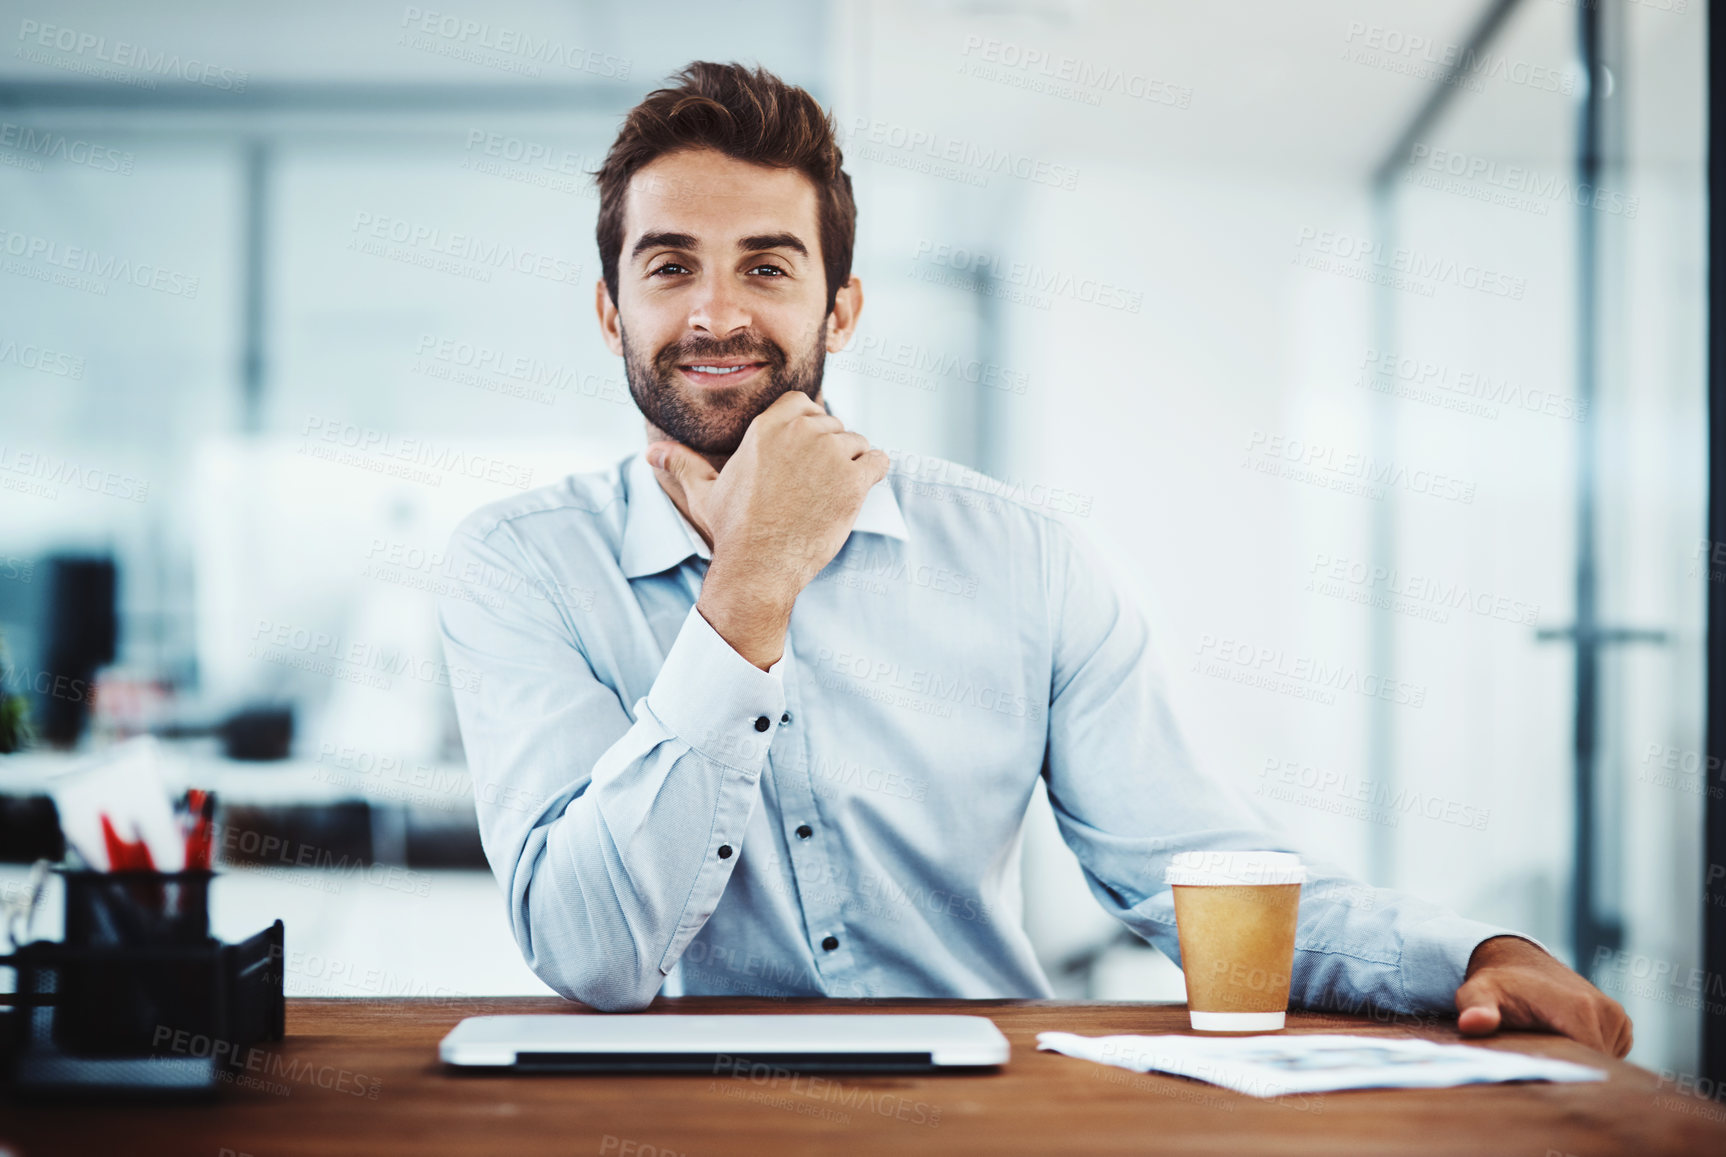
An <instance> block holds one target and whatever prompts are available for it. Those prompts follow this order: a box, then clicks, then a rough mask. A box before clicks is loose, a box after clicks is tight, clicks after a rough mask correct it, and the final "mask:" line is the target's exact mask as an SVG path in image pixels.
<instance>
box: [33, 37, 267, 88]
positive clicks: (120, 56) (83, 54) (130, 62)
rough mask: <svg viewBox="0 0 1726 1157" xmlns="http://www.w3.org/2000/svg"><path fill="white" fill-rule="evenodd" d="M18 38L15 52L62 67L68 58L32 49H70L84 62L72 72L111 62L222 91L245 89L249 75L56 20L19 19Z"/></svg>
mask: <svg viewBox="0 0 1726 1157" xmlns="http://www.w3.org/2000/svg"><path fill="white" fill-rule="evenodd" d="M18 39H19V40H20V41H22V42H23V45H24V47H23V48H20V49H18V50H17V51H16V52H15V55H18V56H24V57H25V58H26V59H30V60H33V61H35V62H36V63H39V64H48V65H51V66H55V67H65V64H66V63H70V62H62V61H56V60H55V59H53V58H52V57H47V56H45V54H43V53H40V52H37V51H35V49H37V48H52V49H54V50H55V51H57V52H62V53H70V54H71V55H72V56H74V57H76V58H78V60H77V62H76V63H78V64H83V65H86V67H82V68H79V67H74V68H71V69H69V71H73V72H88V71H91V67H89V66H91V65H113V66H115V67H118V68H128V69H133V70H135V71H137V72H144V73H150V74H152V75H155V76H173V77H178V78H179V79H180V80H183V81H185V82H186V83H188V84H196V85H202V86H203V87H205V88H216V89H221V90H223V91H225V92H245V91H246V81H247V80H248V79H249V75H248V74H247V73H245V72H242V71H239V70H237V69H232V68H219V67H217V66H215V65H212V64H207V63H205V62H204V61H201V60H198V59H196V58H195V57H186V58H185V59H184V60H182V59H181V58H180V54H179V53H177V52H174V53H170V52H166V51H162V52H157V51H153V50H151V49H150V48H147V47H145V46H144V45H142V44H133V43H132V42H131V41H128V40H115V41H113V42H111V43H110V42H109V40H108V38H107V37H106V36H98V35H96V34H95V33H93V32H80V31H78V30H77V29H76V28H66V27H63V26H61V25H58V24H43V23H41V22H40V21H37V20H21V21H19V23H18ZM152 87H154V86H152Z"/></svg>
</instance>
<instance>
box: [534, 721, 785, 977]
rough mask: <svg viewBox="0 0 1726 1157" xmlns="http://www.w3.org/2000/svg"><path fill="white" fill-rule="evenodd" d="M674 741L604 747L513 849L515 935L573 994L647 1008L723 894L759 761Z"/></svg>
mask: <svg viewBox="0 0 1726 1157" xmlns="http://www.w3.org/2000/svg"><path fill="white" fill-rule="evenodd" d="M679 749H680V745H678V744H676V743H662V744H659V745H657V746H656V747H655V748H654V749H653V750H652V751H651V752H648V753H647V754H646V755H644V756H639V757H629V756H627V755H625V754H624V753H621V752H620V753H616V754H615V755H613V753H608V757H611V758H609V759H608V760H607V761H602V763H610V766H602V767H600V768H597V769H596V771H595V776H594V782H593V783H592V784H591V785H590V786H589V788H588V790H587V791H585V792H584V793H583V794H582V795H580V796H578V797H577V798H576V799H574V800H572V801H571V802H570V803H569V805H568V807H566V808H565V809H564V811H563V814H562V815H561V816H559V817H558V818H557V819H556V820H555V821H553V822H552V823H550V824H547V825H545V826H543V827H540V828H536V829H535V830H534V831H532V832H531V833H529V835H528V837H527V840H526V841H525V842H524V844H523V847H522V848H521V851H520V854H519V855H518V857H517V860H516V864H517V868H516V872H515V876H514V878H513V879H512V881H511V887H510V903H511V913H510V915H511V922H512V924H513V926H514V931H515V934H516V940H517V942H518V944H520V946H521V949H522V952H523V955H524V956H525V958H526V959H527V961H528V964H529V965H530V967H532V968H533V969H534V971H535V972H536V973H537V974H538V975H539V976H540V977H541V978H542V979H544V980H545V981H546V983H548V984H550V985H551V986H552V987H553V988H555V989H557V990H558V991H559V992H561V993H563V994H564V995H565V996H567V997H569V998H571V999H573V1000H579V1001H582V1002H584V1003H586V1004H590V1005H593V1006H594V1007H596V1008H600V1009H603V1010H606V1011H633V1010H637V1009H640V1008H643V1007H645V1006H646V1005H647V1004H648V1003H649V1002H650V1001H651V1000H652V999H653V997H654V995H655V994H656V993H657V992H658V991H659V988H660V985H661V984H662V983H663V981H664V979H665V972H666V971H667V970H669V968H670V966H671V965H672V964H673V963H675V962H676V960H677V958H678V957H679V956H680V955H681V953H682V950H683V948H684V947H685V946H686V945H687V943H688V941H689V939H690V938H691V937H693V935H694V934H695V933H696V932H697V931H699V930H700V928H701V926H702V925H703V924H705V923H706V920H707V918H708V916H710V915H711V914H712V912H713V909H714V907H715V905H717V903H718V901H719V898H720V897H721V896H722V895H723V893H724V890H725V887H726V884H727V882H728V881H729V878H730V873H731V871H732V869H733V867H734V865H735V864H736V862H737V855H736V853H737V850H738V849H740V848H741V847H742V845H743V834H744V830H745V828H746V827H747V826H748V823H749V820H750V816H751V814H752V812H753V810H754V808H755V806H756V802H757V800H758V797H759V787H758V782H759V780H758V772H754V771H751V770H748V769H746V768H740V767H733V766H729V765H727V764H723V763H716V762H715V761H713V760H712V759H710V758H708V757H707V756H704V755H702V754H701V753H699V752H697V751H695V750H692V749H682V750H681V751H680V750H679ZM724 853H728V854H724Z"/></svg>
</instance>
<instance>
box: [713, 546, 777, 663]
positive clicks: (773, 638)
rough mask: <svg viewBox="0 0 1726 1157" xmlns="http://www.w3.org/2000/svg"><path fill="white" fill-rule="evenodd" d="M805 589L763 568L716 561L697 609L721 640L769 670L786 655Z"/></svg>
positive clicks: (748, 563) (748, 564) (749, 564)
mask: <svg viewBox="0 0 1726 1157" xmlns="http://www.w3.org/2000/svg"><path fill="white" fill-rule="evenodd" d="M801 589H802V588H801V587H797V586H794V585H793V583H792V582H790V581H788V580H787V579H785V578H784V577H782V576H781V577H776V576H774V575H772V574H771V573H769V572H767V571H765V570H763V569H762V568H761V567H760V566H759V565H756V564H752V563H750V562H747V561H746V562H741V563H731V562H728V561H726V560H724V559H719V558H716V559H715V560H714V561H713V563H712V565H711V566H709V567H708V570H707V577H706V578H704V579H703V580H702V583H701V597H700V598H699V599H698V600H697V601H696V604H695V606H696V609H697V610H698V611H700V613H701V616H702V617H703V618H704V619H706V620H707V622H708V624H709V625H710V626H712V627H713V629H714V631H715V632H717V633H718V635H719V637H720V638H722V639H724V640H725V641H726V642H727V643H729V644H730V645H731V648H732V649H733V650H734V651H736V652H737V653H738V654H739V655H742V656H743V657H744V658H745V659H747V660H749V661H750V662H751V663H753V664H754V665H755V666H757V667H759V668H760V669H761V670H763V671H765V670H767V669H768V668H769V667H771V666H773V664H775V663H777V662H778V661H779V660H780V659H781V658H782V657H783V656H784V654H785V632H786V631H787V630H788V629H789V628H790V626H791V609H792V607H793V605H794V604H795V603H796V600H797V595H798V593H799V592H800V591H801Z"/></svg>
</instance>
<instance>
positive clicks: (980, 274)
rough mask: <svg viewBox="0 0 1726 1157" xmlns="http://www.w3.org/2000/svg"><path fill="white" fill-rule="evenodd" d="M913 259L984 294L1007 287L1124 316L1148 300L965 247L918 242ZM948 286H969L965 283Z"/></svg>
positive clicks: (1090, 279)
mask: <svg viewBox="0 0 1726 1157" xmlns="http://www.w3.org/2000/svg"><path fill="white" fill-rule="evenodd" d="M911 259H912V260H913V261H917V262H923V263H926V264H928V265H932V266H936V267H938V268H939V269H943V270H951V271H952V273H953V274H960V275H965V276H968V277H970V278H974V279H975V280H976V282H977V284H978V285H979V286H980V287H982V288H984V290H985V291H987V290H988V289H989V288H990V287H993V286H1008V287H1011V288H1012V289H1015V290H1020V291H1023V292H1026V293H1029V294H1033V295H1038V294H1047V295H1050V296H1053V297H1065V298H1068V299H1070V300H1072V301H1077V302H1080V303H1082V304H1084V305H1100V306H1102V307H1103V308H1105V309H1118V310H1121V311H1123V312H1125V313H1137V312H1139V307H1140V306H1141V305H1143V304H1144V300H1145V295H1144V293H1142V292H1141V291H1139V290H1136V289H1123V288H1121V287H1120V286H1118V285H1112V284H1110V283H1109V282H1106V281H1100V280H1098V279H1097V278H1094V277H1079V276H1076V275H1074V274H1072V273H1069V272H1067V271H1065V270H1062V269H1051V268H1049V267H1048V266H1044V265H1037V264H1035V263H1033V262H1029V261H1012V260H1008V259H1006V258H1003V257H1001V256H1000V255H998V254H992V253H984V252H982V251H980V250H976V249H967V248H965V247H964V246H963V245H945V244H938V243H936V242H934V241H929V240H923V241H919V242H917V247H916V249H915V250H913V251H912V254H911ZM948 276H951V275H948ZM949 283H950V284H955V285H957V286H959V287H962V288H963V287H966V282H965V281H963V280H960V281H957V282H949ZM1045 300H1046V299H1045Z"/></svg>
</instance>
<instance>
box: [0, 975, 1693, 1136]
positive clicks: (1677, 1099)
mask: <svg viewBox="0 0 1726 1157" xmlns="http://www.w3.org/2000/svg"><path fill="white" fill-rule="evenodd" d="M585 1011H586V1010H585V1009H583V1008H582V1006H579V1005H571V1004H569V1003H566V1002H564V1001H561V1000H558V999H555V998H552V999H521V998H513V999H485V1000H479V999H467V1000H421V1001H414V1000H290V1001H289V1002H288V1022H287V1030H288V1037H287V1040H286V1041H284V1042H283V1043H282V1044H281V1045H280V1046H278V1047H277V1048H276V1049H275V1050H272V1052H271V1054H270V1057H269V1058H268V1059H267V1060H266V1061H265V1063H262V1064H260V1065H259V1066H258V1067H257V1069H256V1071H252V1072H248V1073H246V1074H244V1077H243V1078H242V1079H249V1080H250V1081H252V1082H255V1083H253V1084H250V1085H248V1086H246V1087H241V1086H240V1085H238V1084H236V1085H235V1086H233V1087H229V1088H226V1089H224V1090H223V1093H222V1098H221V1100H220V1102H219V1103H216V1104H209V1105H202V1106H184V1107H170V1106H163V1105H149V1106H138V1107H103V1108H96V1109H91V1108H83V1107H78V1108H72V1107H52V1106H12V1107H10V1111H9V1113H8V1115H7V1116H6V1117H5V1118H4V1119H3V1122H0V1147H6V1148H10V1149H11V1150H12V1151H14V1152H16V1153H18V1154H20V1155H21V1157H35V1155H36V1154H39V1153H118V1152H125V1153H128V1154H136V1155H139V1157H143V1155H147V1154H156V1153H163V1154H167V1153H172V1154H176V1155H179V1154H186V1153H202V1154H210V1155H212V1157H214V1155H216V1154H220V1153H225V1152H229V1151H231V1152H233V1153H235V1154H253V1155H255V1157H269V1155H273V1154H285V1153H293V1154H341V1155H343V1157H349V1155H365V1154H380V1155H382V1154H388V1155H389V1157H396V1155H397V1154H401V1153H412V1154H415V1155H416V1157H437V1155H449V1157H454V1155H457V1154H461V1155H469V1157H474V1155H480V1154H484V1155H486V1157H492V1155H500V1154H510V1155H511V1157H515V1155H518V1154H519V1155H527V1154H538V1153H544V1154H557V1155H559V1157H565V1155H567V1154H595V1155H598V1157H606V1155H611V1157H672V1155H676V1157H711V1155H716V1154H727V1153H739V1154H761V1153H799V1154H803V1153H832V1154H876V1153H913V1154H915V1153H929V1154H935V1153H938V1154H941V1155H942V1157H952V1155H953V1154H957V1153H989V1154H1018V1153H1024V1154H1037V1155H1039V1157H1042V1155H1046V1154H1054V1153H1071V1152H1078V1151H1083V1152H1085V1153H1087V1154H1102V1153H1132V1154H1140V1153H1145V1152H1149V1151H1157V1152H1164V1151H1167V1152H1206V1153H1217V1154H1228V1155H1230V1157H1236V1155H1243V1154H1253V1153H1276V1154H1291V1153H1308V1154H1322V1155H1324V1157H1343V1155H1346V1154H1371V1155H1373V1157H1383V1155H1385V1154H1404V1153H1406V1154H1443V1155H1446V1157H1450V1155H1454V1154H1457V1153H1513V1154H1527V1155H1528V1157H1548V1155H1550V1154H1553V1153H1558V1154H1595V1153H1608V1152H1610V1153H1635V1154H1637V1155H1638V1157H1655V1155H1657V1154H1700V1153H1720V1152H1726V1122H1723V1121H1722V1118H1723V1117H1726V1112H1723V1111H1722V1107H1721V1106H1720V1105H1717V1104H1714V1103H1712V1102H1709V1101H1704V1100H1700V1099H1698V1098H1696V1097H1693V1096H1681V1095H1679V1094H1678V1093H1677V1092H1676V1091H1675V1090H1674V1089H1673V1088H1672V1086H1671V1084H1670V1083H1668V1084H1666V1085H1665V1086H1662V1084H1661V1082H1660V1080H1659V1078H1657V1077H1656V1076H1655V1074H1653V1073H1651V1072H1649V1071H1647V1070H1646V1069H1641V1068H1637V1067H1635V1066H1633V1065H1629V1064H1625V1063H1623V1062H1621V1061H1613V1060H1609V1059H1607V1058H1605V1057H1603V1056H1601V1055H1600V1054H1598V1053H1594V1052H1590V1051H1589V1050H1587V1049H1585V1048H1583V1047H1582V1046H1581V1045H1578V1044H1575V1043H1574V1042H1571V1041H1568V1040H1564V1039H1561V1038H1558V1037H1552V1036H1541V1035H1533V1034H1528V1033H1513V1034H1508V1035H1506V1036H1503V1037H1501V1038H1498V1039H1496V1040H1494V1041H1493V1042H1491V1044H1490V1046H1489V1047H1494V1048H1508V1049H1517V1050H1520V1051H1523V1052H1529V1053H1537V1054H1540V1055H1543V1056H1552V1057H1558V1058H1561V1059H1564V1060H1570V1061H1578V1062H1582V1063H1585V1064H1590V1065H1594V1066H1596V1067H1599V1068H1604V1069H1606V1070H1607V1071H1608V1073H1609V1074H1610V1077H1609V1079H1608V1081H1607V1082H1606V1083H1605V1084H1582V1085H1549V1084H1523V1085H1485V1086H1473V1087H1465V1088H1459V1089H1426V1090H1390V1089H1385V1090H1362V1091H1355V1092H1346V1093H1331V1094H1326V1095H1320V1096H1302V1097H1291V1098H1283V1099H1281V1100H1270V1101H1261V1100H1257V1099H1254V1098H1252V1097H1247V1096H1242V1095H1240V1094H1237V1093H1233V1092H1230V1091H1228V1090H1226V1089H1219V1088H1215V1087H1213V1086H1210V1085H1206V1084H1202V1083H1198V1082H1193V1081H1187V1080H1183V1079H1180V1078H1177V1077H1168V1076H1161V1075H1156V1074H1143V1075H1141V1074H1137V1073H1130V1072H1127V1071H1125V1070H1123V1069H1117V1068H1113V1067H1109V1066H1104V1065H1097V1064H1092V1063H1090V1062H1087V1061H1081V1060H1076V1059H1074V1058H1071V1057H1066V1056H1061V1055H1059V1054H1055V1053H1042V1052H1038V1051H1037V1046H1036V1036H1037V1033H1039V1032H1042V1031H1047V1030H1054V1029H1060V1030H1066V1031H1071V1032H1077V1033H1083V1034H1085V1035H1090V1036H1101V1035H1106V1034H1110V1033H1158V1032H1184V1031H1186V1026H1187V1020H1186V1009H1185V1007H1184V1006H1181V1005H1156V1004H1093V1003H1074V1002H1063V1001H1010V1000H1009V1001H998V1000H987V1001H951V1000H882V1001H838V1000H833V1001H823V1000H768V999H760V998H728V997H684V998H678V999H665V998H661V999H659V1000H657V1001H655V1002H654V1004H653V1006H652V1008H651V1009H650V1010H649V1012H648V1013H646V1014H643V1015H652V1014H653V1013H764V1014H769V1015H771V1014H775V1013H790V1012H816V1011H819V1012H859V1013H861V1012H868V1013H892V1012H911V1013H961V1014H969V1015H978V1016H987V1017H989V1018H990V1019H992V1020H993V1021H994V1022H995V1023H996V1025H998V1026H999V1027H1000V1029H1001V1031H1002V1032H1003V1033H1005V1034H1006V1035H1007V1037H1008V1039H1009V1040H1010V1041H1011V1042H1012V1046H1013V1056H1012V1060H1011V1061H1010V1062H1009V1063H1008V1064H1007V1065H1006V1066H1005V1067H1004V1068H1003V1069H1002V1070H1001V1071H1000V1072H998V1073H984V1074H965V1075H959V1076H928V1077H925V1076H843V1077H832V1078H826V1077H824V1078H822V1079H820V1080H816V1079H814V1078H812V1077H810V1076H801V1077H799V1078H798V1079H797V1080H796V1081H793V1080H792V1079H791V1078H790V1077H789V1076H768V1075H759V1076H757V1077H754V1078H751V1077H749V1076H744V1075H740V1076H733V1075H731V1074H730V1073H722V1074H719V1075H715V1076H673V1075H663V1076H645V1077H643V1076H617V1077H607V1076H561V1075H539V1076H526V1077H524V1076H492V1075H484V1076H476V1075H471V1074H469V1075H452V1074H450V1073H447V1072H446V1071H445V1070H444V1069H443V1067H442V1066H441V1065H440V1064H439V1062H438V1059H437V1044H438V1041H439V1040H440V1039H441V1038H442V1036H443V1035H444V1034H445V1033H446V1032H448V1031H449V1029H450V1028H451V1027H453V1026H454V1025H455V1024H456V1022H457V1021H459V1020H460V1019H461V1018H462V1017H464V1016H476V1015H484V1014H494V1013H556V1012H570V1013H575V1014H579V1013H582V1012H585ZM1290 1026H1291V1029H1292V1030H1293V1031H1295V1032H1354V1033H1361V1034H1365V1035H1372V1036H1393V1035H1407V1036H1421V1037H1426V1038H1429V1039H1433V1040H1440V1041H1455V1040H1458V1039H1459V1037H1458V1036H1457V1034H1456V1032H1455V1031H1454V1029H1453V1028H1451V1027H1449V1026H1448V1025H1441V1026H1440V1027H1438V1028H1429V1027H1411V1026H1402V1025H1386V1024H1382V1023H1379V1022H1375V1021H1372V1020H1365V1019H1359V1018H1352V1017H1340V1016H1328V1015H1318V1014H1308V1013H1296V1014H1292V1015H1291V1017H1290Z"/></svg>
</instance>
